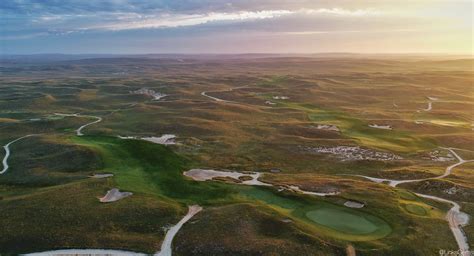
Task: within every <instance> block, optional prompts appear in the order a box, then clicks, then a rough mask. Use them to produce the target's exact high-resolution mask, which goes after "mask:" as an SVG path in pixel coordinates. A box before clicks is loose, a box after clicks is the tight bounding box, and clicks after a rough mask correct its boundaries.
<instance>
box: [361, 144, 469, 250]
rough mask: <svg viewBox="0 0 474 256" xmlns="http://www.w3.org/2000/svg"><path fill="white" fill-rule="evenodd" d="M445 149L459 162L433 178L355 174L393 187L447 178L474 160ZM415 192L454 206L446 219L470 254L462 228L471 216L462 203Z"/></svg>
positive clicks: (460, 244) (459, 244) (461, 246)
mask: <svg viewBox="0 0 474 256" xmlns="http://www.w3.org/2000/svg"><path fill="white" fill-rule="evenodd" d="M444 149H447V150H449V151H450V152H451V153H452V154H453V155H454V156H455V157H456V159H457V160H458V162H457V163H455V164H452V165H450V166H448V167H446V170H445V172H444V173H443V174H442V175H440V176H436V177H432V178H426V179H415V180H391V179H381V178H374V177H369V176H363V175H353V176H357V177H362V178H366V179H368V180H370V181H373V182H376V183H387V184H388V185H389V186H391V187H396V186H398V185H399V184H403V183H411V182H419V181H426V180H434V179H442V178H445V177H447V176H449V175H451V173H452V170H453V168H454V167H456V166H459V165H462V164H464V163H468V162H474V160H464V159H462V158H461V157H460V156H459V155H458V154H457V153H456V152H455V151H454V149H453V148H444ZM415 194H416V195H417V196H420V197H423V198H428V199H431V200H435V201H439V202H443V203H448V204H451V205H452V206H453V207H451V209H449V211H448V212H447V213H446V220H447V221H448V223H449V228H450V229H451V232H452V233H453V235H454V238H455V239H456V243H457V244H458V247H459V250H460V251H461V255H462V256H470V255H471V253H470V251H469V244H468V242H467V241H468V239H467V236H466V234H465V233H464V231H463V230H462V228H461V227H462V226H463V225H466V224H467V222H468V220H469V217H468V215H467V214H466V213H464V212H461V207H460V205H459V204H458V203H456V202H454V201H451V200H448V199H444V198H441V197H437V196H431V195H424V194H419V193H415Z"/></svg>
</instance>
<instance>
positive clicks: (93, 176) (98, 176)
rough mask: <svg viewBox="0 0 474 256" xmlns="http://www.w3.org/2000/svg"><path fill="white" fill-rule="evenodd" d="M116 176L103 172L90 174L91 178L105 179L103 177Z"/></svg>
mask: <svg viewBox="0 0 474 256" xmlns="http://www.w3.org/2000/svg"><path fill="white" fill-rule="evenodd" d="M112 176H114V175H113V174H111V173H101V174H94V175H91V176H89V178H94V179H103V178H108V177H112Z"/></svg>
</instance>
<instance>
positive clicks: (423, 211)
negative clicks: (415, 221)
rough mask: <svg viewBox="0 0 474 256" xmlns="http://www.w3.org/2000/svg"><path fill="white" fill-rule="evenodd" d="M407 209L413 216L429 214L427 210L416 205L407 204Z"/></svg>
mask: <svg viewBox="0 0 474 256" xmlns="http://www.w3.org/2000/svg"><path fill="white" fill-rule="evenodd" d="M405 209H406V210H407V211H408V212H409V213H412V214H415V215H419V216H426V214H427V212H426V209H425V208H423V207H421V206H419V205H416V204H407V205H405Z"/></svg>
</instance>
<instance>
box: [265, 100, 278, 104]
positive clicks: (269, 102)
mask: <svg viewBox="0 0 474 256" xmlns="http://www.w3.org/2000/svg"><path fill="white" fill-rule="evenodd" d="M265 104H267V105H276V103H275V102H271V101H269V100H267V101H265Z"/></svg>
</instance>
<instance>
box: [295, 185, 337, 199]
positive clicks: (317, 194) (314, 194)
mask: <svg viewBox="0 0 474 256" xmlns="http://www.w3.org/2000/svg"><path fill="white" fill-rule="evenodd" d="M288 187H289V188H290V189H291V190H293V191H295V192H299V193H302V194H305V195H313V196H334V195H338V194H339V192H328V193H323V192H313V191H306V190H302V189H300V188H299V187H298V186H294V185H290V186H288Z"/></svg>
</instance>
